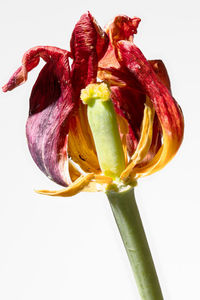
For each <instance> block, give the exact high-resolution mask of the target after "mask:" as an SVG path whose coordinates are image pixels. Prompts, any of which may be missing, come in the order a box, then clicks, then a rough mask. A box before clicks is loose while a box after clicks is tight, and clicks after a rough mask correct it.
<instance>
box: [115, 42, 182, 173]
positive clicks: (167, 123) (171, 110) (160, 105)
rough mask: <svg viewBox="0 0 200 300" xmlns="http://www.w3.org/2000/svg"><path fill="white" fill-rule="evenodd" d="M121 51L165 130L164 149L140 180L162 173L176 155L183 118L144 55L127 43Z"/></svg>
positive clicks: (142, 170)
mask: <svg viewBox="0 0 200 300" xmlns="http://www.w3.org/2000/svg"><path fill="white" fill-rule="evenodd" d="M117 48H118V58H119V61H120V64H121V65H122V66H124V67H126V68H127V69H128V70H129V71H130V72H131V73H132V74H133V76H134V77H135V78H137V80H138V81H139V82H140V84H141V86H142V87H143V90H144V92H145V93H146V95H148V96H149V98H150V99H151V101H152V103H153V106H154V108H155V111H156V113H157V116H158V118H159V121H160V124H161V127H162V130H163V146H162V147H161V148H160V150H159V151H158V153H157V154H156V156H155V157H154V159H153V160H152V161H151V162H150V163H149V164H148V165H146V166H145V167H143V168H138V169H136V170H135V171H134V172H135V173H137V174H138V175H137V176H138V177H139V176H142V175H144V174H150V173H153V172H155V171H157V170H159V169H161V168H162V167H163V166H164V165H165V164H166V163H167V162H168V161H170V160H171V158H172V157H173V156H174V155H175V153H176V152H177V150H178V148H179V146H180V144H181V142H182V138H183V128H184V124H183V115H182V112H181V110H180V107H179V106H178V104H177V102H176V101H175V100H174V99H173V97H172V95H171V93H170V91H169V90H168V89H167V88H166V87H165V85H164V84H163V83H162V82H161V80H159V78H158V76H157V75H156V74H155V73H154V70H153V68H152V67H151V64H150V63H149V62H148V61H147V60H146V59H145V57H144V55H143V54H142V52H141V51H140V50H139V49H138V48H137V47H136V46H135V45H134V44H133V43H130V42H127V41H119V42H118V43H117Z"/></svg>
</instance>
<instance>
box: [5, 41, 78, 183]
mask: <svg viewBox="0 0 200 300" xmlns="http://www.w3.org/2000/svg"><path fill="white" fill-rule="evenodd" d="M68 56H69V52H68V51H65V50H62V49H59V48H55V47H48V46H44V47H42V46H40V47H35V48H32V49H30V50H29V51H27V52H26V53H25V54H24V56H23V60H22V67H21V68H19V69H18V71H17V72H15V73H14V75H13V76H12V77H11V79H10V80H9V82H8V84H7V85H6V86H5V87H4V91H7V90H11V89H13V88H15V87H16V86H18V85H19V84H21V83H23V82H24V81H26V79H27V74H28V72H29V71H30V70H32V69H33V68H34V67H35V66H36V65H37V64H38V63H39V60H40V57H41V58H43V59H44V60H45V61H46V62H47V63H46V65H45V66H44V67H43V69H42V70H41V72H40V74H39V76H38V79H37V81H36V83H35V85H34V87H33V90H32V93H31V97H30V111H29V118H28V120H27V125H26V134H27V139H28V146H29V150H30V152H31V155H32V157H33V159H34V161H35V163H36V164H37V165H38V167H39V168H40V169H41V170H42V171H43V172H44V173H45V174H46V175H47V176H48V177H49V178H51V179H52V180H53V181H55V182H57V183H58V184H60V185H63V186H67V185H68V184H69V183H70V182H71V179H70V174H69V170H68V158H67V134H68V129H69V117H70V114H71V113H72V111H73V110H74V107H75V102H74V100H73V95H72V86H71V80H70V70H69V62H68Z"/></svg>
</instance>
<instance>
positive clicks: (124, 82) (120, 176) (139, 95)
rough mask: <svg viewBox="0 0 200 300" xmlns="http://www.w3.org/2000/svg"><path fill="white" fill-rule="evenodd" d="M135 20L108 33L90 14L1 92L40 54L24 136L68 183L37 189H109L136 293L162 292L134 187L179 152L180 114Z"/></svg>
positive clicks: (38, 50)
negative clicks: (63, 44)
mask: <svg viewBox="0 0 200 300" xmlns="http://www.w3.org/2000/svg"><path fill="white" fill-rule="evenodd" d="M139 23H140V19H139V18H136V17H134V18H129V17H127V16H122V15H119V16H117V17H115V18H114V20H113V21H112V22H110V23H109V24H108V25H107V27H106V29H105V31H103V30H102V29H101V28H100V27H99V25H98V24H97V22H96V21H95V19H94V18H93V17H92V15H91V14H90V13H89V12H88V13H86V14H84V15H83V16H82V17H81V18H80V20H79V21H78V23H77V24H76V26H75V28H74V30H73V33H72V37H71V42H70V48H71V49H70V51H67V50H63V49H60V48H57V47H50V46H38V47H34V48H31V49H30V50H28V51H27V52H26V53H25V54H24V56H23V59H22V66H21V67H20V68H18V69H17V71H16V72H15V73H14V74H13V76H12V77H11V78H10V80H9V81H8V83H7V84H6V85H5V86H4V87H3V91H4V92H7V91H10V90H12V89H14V88H15V87H17V86H19V85H21V84H22V83H24V82H25V81H26V80H27V77H28V72H30V71H31V70H32V69H33V68H35V67H36V66H37V65H38V64H39V61H40V58H42V59H43V60H44V61H45V62H46V64H45V66H44V67H43V69H42V70H41V72H40V74H39V76H38V78H37V80H36V82H35V84H34V86H33V89H32V93H31V96H30V110H29V117H28V120H27V124H26V135H27V141H28V146H29V150H30V153H31V155H32V157H33V159H34V161H35V163H36V164H37V166H38V167H39V168H40V170H41V171H42V172H44V173H45V174H46V175H47V176H48V177H49V178H50V179H52V180H53V181H55V182H56V183H58V184H59V185H61V186H63V187H64V188H63V189H61V190H59V191H48V190H40V191H38V192H39V193H42V194H46V195H51V196H64V197H67V196H72V195H75V194H77V193H78V192H80V191H99V190H100V191H106V194H107V196H108V199H109V201H110V204H111V208H112V210H113V213H114V216H115V219H116V222H117V224H118V227H119V230H120V233H121V236H122V239H123V241H124V244H125V248H126V250H127V254H128V256H129V259H130V262H131V265H132V267H133V271H134V273H135V277H136V281H137V283H138V288H139V291H140V295H141V297H142V299H146V300H147V299H148V300H153V299H154V300H159V299H163V297H162V293H161V289H160V286H159V282H158V278H157V275H156V271H155V268H154V264H153V261H152V257H151V254H150V250H149V247H148V243H147V240H146V237H145V233H144V230H143V226H142V223H141V219H140V216H139V212H138V209H137V205H136V202H135V198H134V194H133V187H134V186H135V185H136V183H137V179H138V178H140V177H143V176H146V175H150V174H152V173H154V172H156V171H158V170H160V169H162V168H163V167H164V166H165V165H166V164H167V163H168V162H169V161H170V160H171V159H172V158H173V156H174V155H175V154H176V152H177V150H178V149H179V147H180V145H181V142H182V139H183V130H184V121H183V114H182V111H181V109H180V107H179V105H178V104H177V102H176V100H175V99H174V98H173V96H172V93H171V89H170V81H169V77H168V74H167V70H166V68H165V65H164V63H163V62H162V61H161V60H149V61H148V60H147V59H146V58H145V56H144V55H143V53H142V52H141V51H140V49H139V48H138V47H137V46H136V45H135V43H134V41H133V36H134V34H136V33H137V27H138V25H139ZM71 60H72V63H71V64H70V62H71ZM97 78H98V79H100V80H101V83H100V82H99V80H97Z"/></svg>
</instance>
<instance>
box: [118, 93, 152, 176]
mask: <svg viewBox="0 0 200 300" xmlns="http://www.w3.org/2000/svg"><path fill="white" fill-rule="evenodd" d="M153 120H154V109H153V106H152V104H151V102H150V100H149V99H148V97H147V100H146V104H145V109H144V117H143V121H142V129H141V137H140V140H139V143H138V146H137V149H136V151H135V152H134V154H133V155H132V157H131V159H130V162H129V163H128V166H127V167H126V169H125V170H124V171H123V172H122V174H121V176H120V178H121V179H122V180H126V179H127V178H128V177H129V176H130V174H131V172H132V171H133V168H134V167H135V166H136V165H137V164H138V163H139V162H141V161H142V160H143V159H144V158H145V156H146V155H147V153H148V151H149V148H150V146H151V141H152V135H153Z"/></svg>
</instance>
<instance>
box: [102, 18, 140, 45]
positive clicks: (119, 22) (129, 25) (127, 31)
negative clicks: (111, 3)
mask: <svg viewBox="0 0 200 300" xmlns="http://www.w3.org/2000/svg"><path fill="white" fill-rule="evenodd" d="M140 21H141V19H140V18H137V17H133V18H129V17H128V16H125V15H119V16H116V17H115V18H114V20H113V21H111V22H110V23H109V24H108V25H107V27H106V32H107V34H108V35H109V39H110V42H111V43H112V44H113V45H114V44H115V43H116V42H118V41H120V40H128V41H132V40H133V34H136V33H137V28H138V25H139V23H140Z"/></svg>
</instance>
